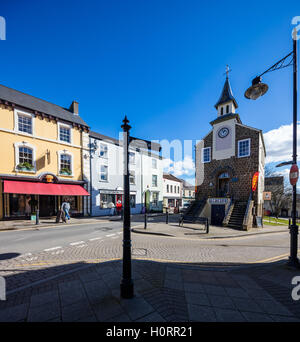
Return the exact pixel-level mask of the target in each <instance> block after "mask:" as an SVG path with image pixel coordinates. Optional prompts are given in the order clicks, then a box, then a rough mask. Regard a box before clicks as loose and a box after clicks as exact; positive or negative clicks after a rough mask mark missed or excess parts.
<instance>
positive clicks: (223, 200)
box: [208, 198, 229, 204]
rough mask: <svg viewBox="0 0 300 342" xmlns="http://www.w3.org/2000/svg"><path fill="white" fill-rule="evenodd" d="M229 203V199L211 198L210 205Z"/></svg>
mask: <svg viewBox="0 0 300 342" xmlns="http://www.w3.org/2000/svg"><path fill="white" fill-rule="evenodd" d="M228 201H229V198H209V199H208V203H209V204H226V203H227V202H228Z"/></svg>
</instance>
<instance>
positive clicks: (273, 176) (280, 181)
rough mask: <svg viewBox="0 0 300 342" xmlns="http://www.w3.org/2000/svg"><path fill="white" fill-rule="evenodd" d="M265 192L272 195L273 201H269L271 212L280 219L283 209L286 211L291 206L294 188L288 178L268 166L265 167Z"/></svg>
mask: <svg viewBox="0 0 300 342" xmlns="http://www.w3.org/2000/svg"><path fill="white" fill-rule="evenodd" d="M265 191H270V192H271V193H272V195H271V196H272V197H271V201H269V203H270V207H271V212H272V213H273V215H275V216H276V217H278V216H279V214H280V212H281V209H286V208H288V206H289V202H290V201H291V196H292V187H291V185H290V183H289V181H288V179H287V178H286V177H284V176H283V175H281V174H280V173H279V172H275V171H274V170H273V169H271V167H270V166H268V165H267V166H266V167H265Z"/></svg>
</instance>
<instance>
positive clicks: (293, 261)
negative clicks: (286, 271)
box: [287, 257, 300, 269]
mask: <svg viewBox="0 0 300 342" xmlns="http://www.w3.org/2000/svg"><path fill="white" fill-rule="evenodd" d="M287 266H288V267H291V268H298V269H300V261H299V259H297V258H291V257H289V260H288V262H287Z"/></svg>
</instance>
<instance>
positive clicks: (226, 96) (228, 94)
mask: <svg viewBox="0 0 300 342" xmlns="http://www.w3.org/2000/svg"><path fill="white" fill-rule="evenodd" d="M229 101H233V103H234V105H235V108H238V104H237V102H236V100H235V98H234V97H233V94H232V90H231V87H230V83H229V79H228V77H226V81H225V84H224V87H223V90H222V94H221V96H220V98H219V101H218V102H217V103H216V104H215V107H216V108H218V106H220V105H221V104H223V103H226V102H229Z"/></svg>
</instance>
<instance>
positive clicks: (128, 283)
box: [120, 279, 134, 299]
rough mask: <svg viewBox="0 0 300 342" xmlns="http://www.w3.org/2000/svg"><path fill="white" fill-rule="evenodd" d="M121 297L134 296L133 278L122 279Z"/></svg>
mask: <svg viewBox="0 0 300 342" xmlns="http://www.w3.org/2000/svg"><path fill="white" fill-rule="evenodd" d="M120 289H121V297H122V298H125V299H130V298H133V297H134V290H133V282H132V280H131V279H130V280H124V279H122V282H121V285H120Z"/></svg>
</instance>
